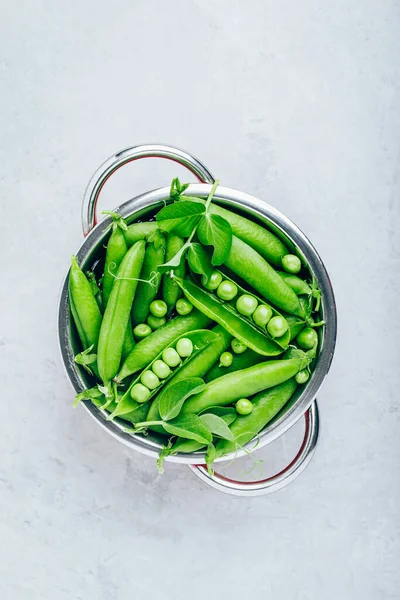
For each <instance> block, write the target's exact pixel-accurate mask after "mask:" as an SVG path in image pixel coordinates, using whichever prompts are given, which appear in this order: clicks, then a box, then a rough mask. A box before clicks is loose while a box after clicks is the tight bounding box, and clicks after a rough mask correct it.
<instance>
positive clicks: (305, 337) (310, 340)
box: [296, 327, 318, 350]
mask: <svg viewBox="0 0 400 600" xmlns="http://www.w3.org/2000/svg"><path fill="white" fill-rule="evenodd" d="M296 340H297V343H298V344H299V346H300V348H303V350H311V348H313V347H314V345H315V344H316V343H317V342H318V334H317V332H316V331H315V330H314V329H312V328H311V327H305V328H304V329H303V330H302V331H300V333H299V335H298V336H297V338H296Z"/></svg>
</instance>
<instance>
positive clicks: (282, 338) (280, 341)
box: [211, 271, 290, 349]
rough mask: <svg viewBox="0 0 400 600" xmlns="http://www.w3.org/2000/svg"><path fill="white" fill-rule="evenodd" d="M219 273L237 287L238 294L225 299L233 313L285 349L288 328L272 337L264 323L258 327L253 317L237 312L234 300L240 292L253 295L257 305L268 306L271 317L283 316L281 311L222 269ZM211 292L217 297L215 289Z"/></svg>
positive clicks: (287, 340) (288, 334)
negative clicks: (230, 298)
mask: <svg viewBox="0 0 400 600" xmlns="http://www.w3.org/2000/svg"><path fill="white" fill-rule="evenodd" d="M219 273H220V274H221V276H222V278H223V279H225V280H228V281H231V282H232V283H234V284H235V285H236V287H237V288H238V295H237V296H236V297H235V298H233V299H232V300H228V301H227V303H228V304H229V305H230V306H231V307H232V310H233V311H234V313H235V314H237V315H238V317H239V318H240V319H243V320H244V321H247V322H248V323H250V324H251V325H252V326H253V327H256V329H258V330H259V331H261V332H262V333H263V335H266V336H267V338H269V339H271V340H273V341H274V342H275V343H276V344H278V345H279V346H280V347H281V348H283V349H286V348H287V347H288V344H289V336H290V333H289V330H287V331H286V332H285V333H284V334H283V335H281V336H280V337H276V338H272V337H271V335H270V333H269V332H268V329H267V326H266V325H265V326H264V327H260V326H259V325H257V324H256V323H255V322H254V321H253V319H252V318H251V317H245V316H243V315H241V314H239V313H238V312H237V309H236V302H237V300H238V298H239V296H241V295H242V294H247V295H249V296H253V298H255V299H256V300H257V303H258V305H260V304H263V305H264V306H268V308H270V309H271V311H272V316H273V317H276V316H280V317H282V316H283V315H282V313H280V312H278V311H277V310H276V308H274V307H273V306H270V305H269V304H267V303H266V302H265V301H264V300H261V298H259V297H258V296H256V294H253V293H251V292H249V291H248V290H246V289H245V288H244V287H243V286H242V285H241V284H240V283H239V282H238V281H236V280H234V279H232V278H231V277H229V276H228V275H226V274H225V273H223V272H222V271H219ZM211 293H212V294H213V295H214V297H217V298H218V296H217V295H216V290H214V291H213V292H211ZM224 304H225V303H224ZM225 305H226V304H225ZM284 318H285V317H284Z"/></svg>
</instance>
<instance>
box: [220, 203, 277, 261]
mask: <svg viewBox="0 0 400 600" xmlns="http://www.w3.org/2000/svg"><path fill="white" fill-rule="evenodd" d="M209 211H210V212H211V214H216V215H219V216H220V217H223V218H224V219H226V220H227V221H228V223H230V225H231V227H232V232H233V234H234V235H235V236H236V237H238V238H240V239H241V240H243V241H244V242H246V243H247V244H249V245H250V246H251V247H252V248H254V249H255V250H257V252H259V254H261V256H263V257H264V258H265V259H266V260H267V261H268V262H271V263H272V264H274V265H276V266H280V265H281V260H282V258H283V256H285V254H287V253H288V250H287V248H286V246H285V244H284V243H283V242H282V241H281V240H280V239H279V238H278V237H277V236H276V235H274V234H273V233H271V232H270V231H268V229H266V228H265V227H262V226H261V225H258V224H257V223H254V221H250V220H249V219H246V218H245V217H242V216H241V215H238V214H236V213H234V212H231V211H230V210H227V209H226V208H222V207H221V206H218V205H217V204H215V203H212V204H211V205H210V207H209Z"/></svg>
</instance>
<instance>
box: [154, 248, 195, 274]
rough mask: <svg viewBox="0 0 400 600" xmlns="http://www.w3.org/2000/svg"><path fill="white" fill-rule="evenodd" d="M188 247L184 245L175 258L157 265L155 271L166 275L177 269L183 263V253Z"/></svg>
mask: <svg viewBox="0 0 400 600" xmlns="http://www.w3.org/2000/svg"><path fill="white" fill-rule="evenodd" d="M189 246H190V244H185V245H184V246H182V248H181V249H180V250H178V252H177V253H176V254H175V256H173V257H172V258H171V260H169V261H168V262H166V263H164V264H162V265H158V267H157V271H159V272H160V273H167V272H168V271H173V270H174V269H177V268H178V267H179V266H180V265H181V263H182V262H183V261H184V259H185V253H186V250H187V249H188V248H189Z"/></svg>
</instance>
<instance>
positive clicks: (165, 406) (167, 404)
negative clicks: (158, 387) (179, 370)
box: [158, 377, 206, 421]
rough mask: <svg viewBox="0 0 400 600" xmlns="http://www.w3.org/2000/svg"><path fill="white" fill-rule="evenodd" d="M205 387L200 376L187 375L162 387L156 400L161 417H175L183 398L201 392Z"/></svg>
mask: <svg viewBox="0 0 400 600" xmlns="http://www.w3.org/2000/svg"><path fill="white" fill-rule="evenodd" d="M205 387H206V385H205V383H204V381H203V380H202V379H200V377H189V378H188V379H182V380H181V381H177V382H176V383H173V384H172V385H170V386H168V387H166V388H164V390H163V391H162V392H161V394H160V397H159V401H158V410H159V413H160V415H161V418H162V419H164V421H169V420H170V419H174V418H175V417H177V416H178V415H179V413H180V412H181V408H182V406H183V403H184V402H185V400H186V399H187V398H189V396H192V395H193V394H197V393H198V392H201V391H202V390H203V389H204V388H205Z"/></svg>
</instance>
